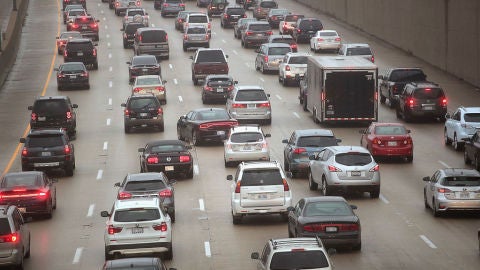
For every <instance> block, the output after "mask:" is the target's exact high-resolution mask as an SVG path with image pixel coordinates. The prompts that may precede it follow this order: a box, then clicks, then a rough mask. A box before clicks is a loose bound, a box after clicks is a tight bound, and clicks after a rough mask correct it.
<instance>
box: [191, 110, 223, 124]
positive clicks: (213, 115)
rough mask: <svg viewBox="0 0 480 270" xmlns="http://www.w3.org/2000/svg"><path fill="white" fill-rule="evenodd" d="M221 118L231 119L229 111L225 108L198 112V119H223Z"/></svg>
mask: <svg viewBox="0 0 480 270" xmlns="http://www.w3.org/2000/svg"><path fill="white" fill-rule="evenodd" d="M221 119H225V120H227V119H230V115H228V113H227V111H224V110H211V111H210V110H209V111H201V112H198V114H197V116H196V120H207V121H209V120H221Z"/></svg>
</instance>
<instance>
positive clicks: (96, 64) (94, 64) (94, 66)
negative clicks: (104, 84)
mask: <svg viewBox="0 0 480 270" xmlns="http://www.w3.org/2000/svg"><path fill="white" fill-rule="evenodd" d="M93 69H94V70H98V62H95V63H93Z"/></svg>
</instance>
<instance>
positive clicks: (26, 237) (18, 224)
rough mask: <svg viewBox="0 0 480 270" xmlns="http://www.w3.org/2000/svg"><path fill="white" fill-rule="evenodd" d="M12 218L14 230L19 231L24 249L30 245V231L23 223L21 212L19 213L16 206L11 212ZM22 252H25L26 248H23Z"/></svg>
mask: <svg viewBox="0 0 480 270" xmlns="http://www.w3.org/2000/svg"><path fill="white" fill-rule="evenodd" d="M12 218H13V223H14V226H15V231H16V232H18V233H19V235H20V239H21V241H22V244H23V247H24V248H25V249H26V248H27V247H30V231H29V229H28V226H27V225H26V224H25V221H24V220H23V217H22V214H21V213H20V211H19V210H18V208H17V209H15V211H14V212H13V214H12ZM23 253H24V254H25V253H27V250H24V251H23Z"/></svg>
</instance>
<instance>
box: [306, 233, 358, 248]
mask: <svg viewBox="0 0 480 270" xmlns="http://www.w3.org/2000/svg"><path fill="white" fill-rule="evenodd" d="M315 235H318V237H320V239H322V242H323V244H324V245H325V246H327V247H351V246H356V245H359V244H361V243H362V238H361V233H359V232H354V233H348V234H346V233H335V234H328V233H317V234H316V233H309V232H302V233H299V234H298V237H315Z"/></svg>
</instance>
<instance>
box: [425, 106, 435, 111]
mask: <svg viewBox="0 0 480 270" xmlns="http://www.w3.org/2000/svg"><path fill="white" fill-rule="evenodd" d="M423 109H424V110H425V111H433V110H434V109H435V108H434V107H433V106H424V107H423Z"/></svg>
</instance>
